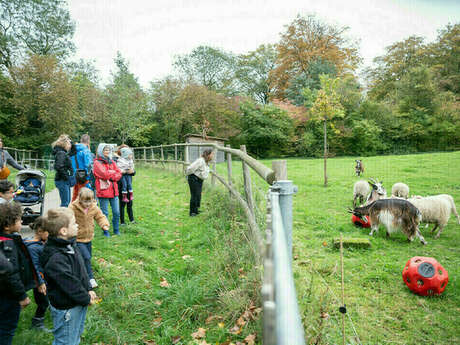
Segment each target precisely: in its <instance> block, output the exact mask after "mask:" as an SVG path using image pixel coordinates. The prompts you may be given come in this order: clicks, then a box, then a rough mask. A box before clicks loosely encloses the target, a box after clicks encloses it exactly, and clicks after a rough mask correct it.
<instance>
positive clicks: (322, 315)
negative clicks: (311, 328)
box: [321, 311, 329, 320]
mask: <svg viewBox="0 0 460 345" xmlns="http://www.w3.org/2000/svg"><path fill="white" fill-rule="evenodd" d="M321 318H322V319H326V320H327V319H329V314H328V313H326V312H325V311H322V312H321Z"/></svg>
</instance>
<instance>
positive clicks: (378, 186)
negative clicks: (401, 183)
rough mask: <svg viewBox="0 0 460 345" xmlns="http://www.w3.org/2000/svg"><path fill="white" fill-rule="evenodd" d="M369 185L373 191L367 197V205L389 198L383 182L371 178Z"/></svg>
mask: <svg viewBox="0 0 460 345" xmlns="http://www.w3.org/2000/svg"><path fill="white" fill-rule="evenodd" d="M369 184H370V185H371V186H372V191H371V193H370V194H369V196H368V197H367V200H366V203H365V205H369V204H371V203H373V202H374V201H376V200H380V199H386V198H387V191H386V189H385V188H384V187H383V182H382V181H380V182H378V181H376V180H375V179H373V178H371V179H370V180H369Z"/></svg>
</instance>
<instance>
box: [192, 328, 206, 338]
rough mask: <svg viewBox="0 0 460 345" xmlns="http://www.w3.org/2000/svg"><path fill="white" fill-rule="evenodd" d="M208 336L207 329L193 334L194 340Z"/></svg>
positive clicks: (199, 329)
mask: <svg viewBox="0 0 460 345" xmlns="http://www.w3.org/2000/svg"><path fill="white" fill-rule="evenodd" d="M205 336H206V329H205V328H201V327H200V328H198V331H196V332H195V333H192V338H193V339H201V338H204V337H205Z"/></svg>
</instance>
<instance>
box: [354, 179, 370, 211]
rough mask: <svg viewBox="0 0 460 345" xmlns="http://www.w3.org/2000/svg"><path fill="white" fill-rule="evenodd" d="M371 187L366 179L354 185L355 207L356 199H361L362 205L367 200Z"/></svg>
mask: <svg viewBox="0 0 460 345" xmlns="http://www.w3.org/2000/svg"><path fill="white" fill-rule="evenodd" d="M370 191H371V189H370V187H369V184H368V183H367V181H365V180H359V181H357V182H356V183H355V184H354V186H353V207H356V200H357V199H359V204H360V205H362V204H363V202H364V200H367V196H368V195H369V193H370Z"/></svg>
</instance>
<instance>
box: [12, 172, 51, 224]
mask: <svg viewBox="0 0 460 345" xmlns="http://www.w3.org/2000/svg"><path fill="white" fill-rule="evenodd" d="M15 182H16V192H15V193H14V201H16V202H19V203H20V204H21V205H22V206H23V213H22V224H23V225H28V224H30V223H33V222H34V221H35V219H37V218H38V217H40V216H41V215H43V208H44V204H45V190H46V174H45V173H44V172H43V171H40V170H32V169H25V170H20V171H18V174H17V175H16V181H15Z"/></svg>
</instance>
